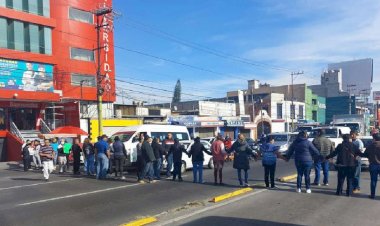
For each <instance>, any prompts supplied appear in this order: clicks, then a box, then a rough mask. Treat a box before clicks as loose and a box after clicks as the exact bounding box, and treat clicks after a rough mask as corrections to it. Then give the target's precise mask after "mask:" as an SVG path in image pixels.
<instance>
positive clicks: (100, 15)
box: [94, 6, 112, 135]
mask: <svg viewBox="0 0 380 226" xmlns="http://www.w3.org/2000/svg"><path fill="white" fill-rule="evenodd" d="M110 13H112V8H109V7H106V6H104V7H102V8H99V9H97V10H96V11H95V12H94V14H95V16H96V27H95V29H96V40H97V48H96V50H97V70H96V83H97V85H96V88H97V95H96V96H97V102H98V107H97V109H98V132H99V135H102V134H103V112H102V111H103V109H102V105H103V93H104V88H103V85H102V81H103V78H102V75H101V71H100V70H101V69H100V68H101V63H100V53H101V49H102V48H104V47H101V46H100V30H101V29H102V28H103V27H107V26H109V25H108V24H103V20H104V16H105V15H107V14H110Z"/></svg>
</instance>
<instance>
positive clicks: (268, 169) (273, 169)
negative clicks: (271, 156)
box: [264, 164, 276, 188]
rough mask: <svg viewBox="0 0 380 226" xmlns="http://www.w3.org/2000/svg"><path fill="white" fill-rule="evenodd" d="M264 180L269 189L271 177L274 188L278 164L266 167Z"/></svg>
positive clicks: (271, 184)
mask: <svg viewBox="0 0 380 226" xmlns="http://www.w3.org/2000/svg"><path fill="white" fill-rule="evenodd" d="M264 172H265V174H264V179H265V186H266V187H267V188H269V177H270V186H271V187H272V188H274V185H275V184H274V174H275V172H276V164H273V165H264Z"/></svg>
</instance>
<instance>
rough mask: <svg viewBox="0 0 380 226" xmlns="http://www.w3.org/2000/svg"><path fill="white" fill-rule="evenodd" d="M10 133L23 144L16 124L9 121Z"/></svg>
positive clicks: (22, 138)
mask: <svg viewBox="0 0 380 226" xmlns="http://www.w3.org/2000/svg"><path fill="white" fill-rule="evenodd" d="M11 133H12V134H14V135H15V136H16V137H18V138H20V139H21V140H22V141H23V142H25V139H24V137H23V136H22V134H21V132H20V130H19V129H18V128H17V126H16V124H15V123H14V122H13V121H11Z"/></svg>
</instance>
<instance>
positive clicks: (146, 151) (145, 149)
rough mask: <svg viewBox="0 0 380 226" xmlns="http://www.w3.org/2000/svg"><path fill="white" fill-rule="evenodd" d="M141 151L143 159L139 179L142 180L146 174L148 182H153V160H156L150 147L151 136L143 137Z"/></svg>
mask: <svg viewBox="0 0 380 226" xmlns="http://www.w3.org/2000/svg"><path fill="white" fill-rule="evenodd" d="M141 153H142V157H143V159H144V161H145V168H144V173H143V176H142V178H141V179H142V180H143V179H144V178H145V177H146V176H147V177H148V179H149V183H153V182H155V180H153V162H154V161H155V160H156V158H155V157H154V152H153V148H152V138H150V137H149V136H146V137H145V141H144V143H143V144H142V146H141Z"/></svg>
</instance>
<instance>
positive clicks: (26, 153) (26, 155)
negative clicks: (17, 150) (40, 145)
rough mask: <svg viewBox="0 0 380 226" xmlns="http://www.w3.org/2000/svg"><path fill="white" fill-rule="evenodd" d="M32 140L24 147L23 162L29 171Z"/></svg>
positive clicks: (25, 169) (25, 168)
mask: <svg viewBox="0 0 380 226" xmlns="http://www.w3.org/2000/svg"><path fill="white" fill-rule="evenodd" d="M31 144H32V143H31V142H30V141H29V140H27V141H26V142H25V144H24V145H23V148H22V153H21V155H22V162H23V164H24V171H28V170H29V169H30V155H29V149H30V148H32V147H31Z"/></svg>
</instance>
